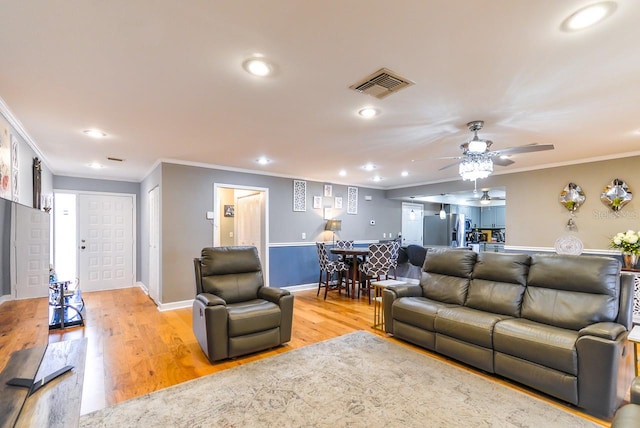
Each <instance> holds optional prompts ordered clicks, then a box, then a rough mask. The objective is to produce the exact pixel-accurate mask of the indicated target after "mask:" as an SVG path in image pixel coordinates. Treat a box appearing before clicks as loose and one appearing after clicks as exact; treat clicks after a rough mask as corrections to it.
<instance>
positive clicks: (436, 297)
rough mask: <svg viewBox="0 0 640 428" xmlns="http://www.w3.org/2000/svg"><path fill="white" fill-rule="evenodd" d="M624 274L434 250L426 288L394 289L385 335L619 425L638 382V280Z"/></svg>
mask: <svg viewBox="0 0 640 428" xmlns="http://www.w3.org/2000/svg"><path fill="white" fill-rule="evenodd" d="M620 268H621V266H620V262H619V261H618V260H616V259H614V258H609V257H595V256H567V255H551V254H547V255H531V256H530V255H525V254H501V253H491V252H489V253H480V254H477V253H475V252H472V251H450V250H449V251H434V250H429V251H428V252H427V256H426V258H425V262H424V265H423V267H422V274H421V275H422V276H421V279H420V283H419V284H413V285H411V284H409V285H404V286H398V287H389V288H387V289H386V290H385V292H384V294H383V305H384V316H385V330H386V332H387V333H390V334H393V335H394V336H395V337H397V338H399V339H403V340H406V341H409V342H411V343H414V344H417V345H419V346H421V347H423V348H426V349H429V350H432V351H436V352H438V353H441V354H444V355H447V356H449V357H452V358H454V359H456V360H459V361H462V362H464V363H466V364H469V365H471V366H474V367H477V368H479V369H481V370H484V371H486V372H489V373H495V374H498V375H500V376H503V377H505V378H509V379H511V380H514V381H517V382H519V383H521V384H524V385H527V386H529V387H531V388H535V389H537V390H539V391H542V392H544V393H546V394H549V395H551V396H553V397H556V398H559V399H560V400H563V401H565V402H568V403H571V404H573V405H576V406H578V407H581V408H583V409H585V410H586V411H588V412H590V413H592V414H594V415H597V416H601V417H603V416H604V417H610V416H611V415H612V414H613V412H614V411H615V410H616V408H617V407H618V406H619V405H620V403H621V401H622V398H623V395H624V393H625V390H626V388H627V387H628V385H629V384H630V383H631V377H632V372H631V370H629V369H628V367H631V365H630V364H629V363H628V362H627V363H626V364H625V363H624V360H625V359H627V358H630V357H629V354H630V353H631V352H630V349H631V348H630V345H629V344H628V341H627V335H628V332H629V331H630V329H631V326H632V307H633V277H632V276H631V275H627V274H624V273H623V274H622V275H621V272H620ZM619 377H620V379H619Z"/></svg>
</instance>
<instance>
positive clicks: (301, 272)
mask: <svg viewBox="0 0 640 428" xmlns="http://www.w3.org/2000/svg"><path fill="white" fill-rule="evenodd" d="M269 264H270V266H269V286H270V287H275V288H280V287H289V286H292V285H301V284H313V283H317V282H318V276H319V275H320V265H319V264H318V252H317V251H316V246H315V245H296V246H290V247H289V246H287V247H270V248H269Z"/></svg>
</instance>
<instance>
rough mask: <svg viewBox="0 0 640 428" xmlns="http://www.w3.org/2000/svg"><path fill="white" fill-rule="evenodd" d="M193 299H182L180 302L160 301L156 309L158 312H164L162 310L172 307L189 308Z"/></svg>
mask: <svg viewBox="0 0 640 428" xmlns="http://www.w3.org/2000/svg"><path fill="white" fill-rule="evenodd" d="M193 300H194V299H190V300H182V301H180V302H171V303H160V304H159V305H158V310H159V311H160V312H164V311H172V310H174V309H184V308H190V307H192V306H193Z"/></svg>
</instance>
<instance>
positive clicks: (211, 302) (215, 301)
mask: <svg viewBox="0 0 640 428" xmlns="http://www.w3.org/2000/svg"><path fill="white" fill-rule="evenodd" d="M196 300H197V301H199V302H202V303H203V304H204V305H205V306H218V305H221V306H224V305H226V304H227V302H225V301H224V299H222V297H219V296H216V295H215V294H211V293H200V294H198V295H197V296H196Z"/></svg>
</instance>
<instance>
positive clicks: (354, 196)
mask: <svg viewBox="0 0 640 428" xmlns="http://www.w3.org/2000/svg"><path fill="white" fill-rule="evenodd" d="M347 214H358V188H357V187H347Z"/></svg>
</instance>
